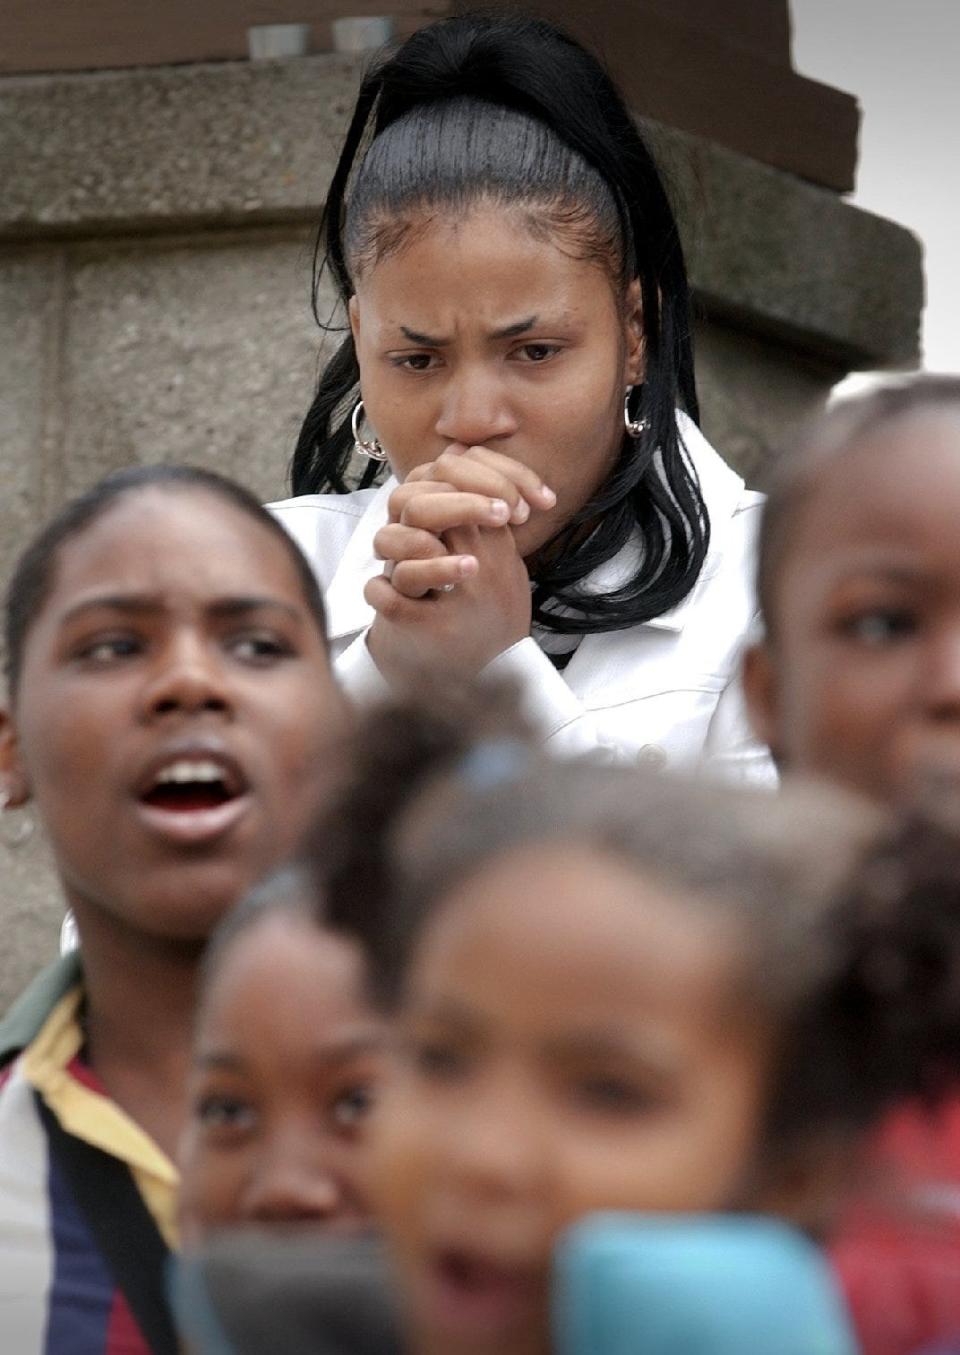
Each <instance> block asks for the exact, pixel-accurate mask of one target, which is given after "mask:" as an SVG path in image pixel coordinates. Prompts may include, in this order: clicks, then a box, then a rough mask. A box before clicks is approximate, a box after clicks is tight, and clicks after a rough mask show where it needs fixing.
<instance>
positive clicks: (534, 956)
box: [374, 846, 770, 1355]
mask: <svg viewBox="0 0 960 1355" xmlns="http://www.w3.org/2000/svg"><path fill="white" fill-rule="evenodd" d="M521 900H522V906H518V901H521ZM585 900H589V908H587V909H585ZM736 958H737V957H736V946H735V945H734V943H733V941H732V938H731V936H730V934H729V932H728V930H727V929H726V928H721V927H719V926H717V925H714V924H711V922H709V921H705V920H704V918H703V915H702V912H699V911H696V912H695V911H694V909H693V907H692V906H690V907H688V906H684V903H683V901H682V900H679V899H677V898H676V897H674V896H672V895H670V894H669V893H668V892H667V891H666V890H664V889H663V888H662V887H661V886H659V885H656V884H653V883H652V882H649V881H647V880H644V879H643V878H642V877H640V876H638V875H637V874H636V873H635V871H634V870H632V869H631V868H629V867H628V866H627V865H625V864H621V863H619V862H618V861H617V860H616V859H613V858H611V857H610V856H609V855H601V854H600V853H598V852H595V851H594V850H592V849H589V848H586V847H584V848H582V849H581V848H576V847H570V848H569V849H566V850H557V848H556V847H555V846H551V847H550V848H549V849H548V848H546V847H528V848H525V849H523V850H521V851H518V852H515V853H513V854H511V855H508V856H505V857H502V858H500V859H498V860H496V861H493V862H491V863H490V864H489V865H487V866H485V867H484V868H483V869H482V870H481V871H480V873H479V874H477V875H476V876H475V877H474V878H472V879H469V880H466V881H464V882H463V883H461V884H460V885H459V886H458V887H457V888H456V889H455V890H454V891H453V893H452V894H451V895H450V896H449V897H448V898H447V899H446V900H445V901H444V903H443V904H442V906H441V907H440V908H439V910H438V911H437V913H436V914H435V916H434V917H433V919H432V920H431V921H430V923H429V924H428V926H427V928H426V930H425V933H424V935H423V937H422V939H421V941H420V944H419V946H418V949H417V952H416V954H415V957H414V961H413V964H412V968H411V972H410V974H409V982H408V987H407V991H406V997H405V1000H404V1003H403V1009H402V1013H401V1020H400V1034H399V1038H400V1055H399V1059H398V1066H397V1067H396V1068H395V1069H394V1070H392V1072H391V1074H390V1076H389V1078H388V1084H387V1086H386V1087H385V1091H384V1097H383V1103H382V1108H381V1112H380V1113H379V1114H378V1119H377V1126H376V1130H375V1142H374V1154H375V1159H376V1161H375V1168H376V1199H377V1205H378V1212H379V1214H380V1217H381V1221H382V1223H383V1225H384V1227H385V1228H386V1230H387V1233H388V1236H389V1239H390V1242H391V1245H392V1248H393V1252H394V1254H395V1260H396V1264H397V1266H398V1268H399V1272H400V1276H401V1282H402V1285H403V1288H404V1292H405V1296H406V1299H407V1302H408V1305H409V1311H410V1319H411V1323H412V1330H413V1332H414V1336H415V1346H414V1348H415V1350H416V1351H417V1355H468V1353H469V1355H495V1353H496V1355H545V1353H546V1352H547V1351H548V1350H549V1331H548V1287H549V1274H550V1264H551V1255H552V1250H553V1245H554V1242H555V1240H556V1238H557V1235H558V1233H559V1232H560V1230H561V1229H562V1228H563V1227H564V1226H565V1225H566V1224H568V1223H570V1222H572V1221H573V1220H574V1219H576V1218H578V1217H580V1216H581V1215H583V1214H584V1213H587V1212H590V1211H592V1210H597V1209H632V1210H712V1209H719V1208H723V1207H724V1206H726V1205H729V1204H730V1203H731V1202H732V1201H734V1200H736V1199H738V1198H740V1197H741V1195H742V1191H743V1187H744V1179H745V1173H746V1171H747V1168H748V1166H749V1164H750V1163H751V1161H752V1157H753V1150H754V1146H755V1143H756V1140H757V1137H758V1125H759V1121H760V1117H761V1114H762V1105H763V1089H764V1082H765V1077H766V1073H767V1068H768V1062H769V1056H770V1051H769V1049H768V1043H767V1042H768V1036H767V1035H766V1033H765V1032H764V1031H762V1030H758V1029H757V1025H758V1024H759V1023H757V1022H756V1021H755V1020H751V1015H752V1013H751V1011H750V1010H749V1009H745V1008H749V1004H748V1003H746V1002H745V1001H744V1000H743V998H742V997H741V998H739V999H738V998H737V997H736V983H735V980H734V975H735V974H736V973H737V963H736Z"/></svg>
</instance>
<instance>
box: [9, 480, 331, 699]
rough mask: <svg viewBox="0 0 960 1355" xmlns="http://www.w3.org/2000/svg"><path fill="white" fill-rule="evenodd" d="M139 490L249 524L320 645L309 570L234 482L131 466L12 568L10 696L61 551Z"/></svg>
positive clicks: (318, 598)
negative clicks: (281, 559)
mask: <svg viewBox="0 0 960 1355" xmlns="http://www.w3.org/2000/svg"><path fill="white" fill-rule="evenodd" d="M144 489H162V490H174V491H178V492H181V493H182V492H184V491H189V490H201V491H203V492H204V493H205V494H212V495H214V496H215V497H216V498H219V499H222V500H223V501H224V502H225V503H228V504H230V505H231V506H232V507H234V508H239V509H240V511H241V512H242V513H245V514H246V515H247V516H248V517H250V518H253V520H254V521H255V522H258V523H259V524H260V526H261V527H263V528H265V529H266V530H267V531H268V532H270V533H271V534H272V535H273V536H274V537H276V539H277V540H278V541H279V542H281V543H282V545H283V547H284V549H285V550H286V552H287V554H288V555H289V557H290V560H291V562H292V563H293V565H294V567H295V569H296V572H297V574H298V576H299V578H300V583H301V585H302V587H303V595H304V599H305V601H306V603H307V606H308V608H309V610H310V613H311V615H312V616H313V618H314V620H315V621H316V623H317V628H318V630H319V631H320V634H321V636H323V638H324V640H325V639H326V634H327V629H326V619H325V615H324V607H323V597H322V595H321V593H320V588H319V585H318V583H317V580H316V577H315V575H314V573H313V570H312V569H311V568H310V564H309V562H308V560H307V558H306V556H305V555H304V554H303V552H302V551H301V550H300V548H299V547H298V546H297V544H296V542H295V541H293V540H292V538H291V537H290V536H289V535H288V534H287V532H286V531H285V530H284V529H283V527H281V526H280V524H279V523H278V522H277V520H276V518H274V517H273V516H272V515H271V514H270V513H268V512H267V510H266V509H265V508H264V507H263V505H262V504H261V503H260V502H259V500H258V499H256V498H254V496H253V495H252V494H251V493H250V492H249V490H246V489H244V488H243V486H242V485H238V484H237V483H236V481H235V480H228V479H227V478H226V476H223V475H217V474H216V473H215V472H214V471H209V470H202V469H200V468H199V467H196V466H136V467H132V468H130V469H128V470H121V471H115V472H114V473H113V474H112V475H107V476H105V477H104V478H103V479H102V480H98V481H97V483H96V484H95V485H92V486H91V487H90V489H88V490H86V491H85V492H84V493H83V494H81V495H79V496H78V497H77V498H75V499H71V501H70V502H69V503H68V504H66V505H65V507H63V508H61V509H60V511H59V513H57V514H56V516H55V517H53V518H52V519H51V520H50V521H49V522H48V523H47V524H46V526H45V527H43V528H41V530H40V531H39V532H38V533H37V535H36V536H35V537H34V538H33V540H32V541H31V542H30V543H29V545H28V546H27V547H26V549H25V550H24V551H23V553H22V555H21V556H20V558H19V559H18V561H17V563H16V565H15V566H14V570H13V574H12V576H11V579H10V582H9V584H8V586H7V595H6V611H5V616H4V627H5V629H4V638H5V642H6V674H7V681H8V683H9V687H10V692H11V695H12V696H15V695H16V692H17V687H18V685H19V681H20V672H21V669H22V667H23V652H24V646H25V644H26V639H27V635H28V633H29V631H30V627H31V626H32V625H33V623H34V622H35V621H36V619H37V617H38V616H39V614H40V612H41V610H42V608H43V605H44V603H45V602H46V600H47V598H48V596H49V594H50V591H51V589H52V588H53V585H54V582H55V579H56V569H57V561H58V559H59V556H60V551H61V548H62V547H63V546H64V545H65V544H66V543H67V542H68V541H72V540H73V539H74V538H75V537H77V536H80V535H82V533H83V532H85V531H86V529H87V528H88V527H90V526H92V525H93V523H95V522H97V521H98V520H99V519H100V518H101V517H102V516H103V514H104V513H106V512H107V510H108V509H109V508H111V507H112V505H113V504H114V503H116V501H117V500H118V499H120V498H123V497H124V496H126V495H128V494H134V493H137V492H138V491H140V490H144Z"/></svg>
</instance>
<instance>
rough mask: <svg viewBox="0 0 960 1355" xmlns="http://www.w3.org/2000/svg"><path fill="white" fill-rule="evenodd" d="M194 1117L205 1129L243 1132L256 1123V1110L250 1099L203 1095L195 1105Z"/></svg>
mask: <svg viewBox="0 0 960 1355" xmlns="http://www.w3.org/2000/svg"><path fill="white" fill-rule="evenodd" d="M193 1113H194V1117H195V1119H197V1120H198V1121H199V1122H200V1124H201V1125H203V1127H204V1129H209V1130H212V1131H213V1132H217V1131H219V1132H221V1133H222V1132H224V1131H226V1132H233V1133H243V1132H245V1131H246V1130H249V1129H252V1128H253V1126H254V1124H255V1123H256V1112H255V1111H254V1109H253V1106H251V1105H250V1103H249V1101H244V1100H243V1099H242V1098H240V1097H238V1096H224V1095H222V1094H219V1093H218V1094H216V1095H209V1096H201V1097H200V1098H199V1099H198V1100H197V1102H196V1105H195V1106H194V1112H193Z"/></svg>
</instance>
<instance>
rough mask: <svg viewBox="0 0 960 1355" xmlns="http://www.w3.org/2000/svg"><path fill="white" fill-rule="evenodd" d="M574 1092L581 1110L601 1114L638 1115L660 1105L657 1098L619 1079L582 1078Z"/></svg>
mask: <svg viewBox="0 0 960 1355" xmlns="http://www.w3.org/2000/svg"><path fill="white" fill-rule="evenodd" d="M572 1090H573V1095H574V1098H575V1100H576V1102H577V1104H578V1105H579V1106H581V1107H582V1108H583V1109H584V1110H589V1111H598V1112H600V1113H601V1114H603V1113H606V1114H614V1115H618V1114H619V1115H635V1114H638V1113H639V1112H641V1111H646V1110H650V1109H651V1108H652V1107H653V1106H654V1105H655V1104H656V1100H655V1098H654V1097H652V1096H651V1095H650V1094H649V1092H647V1091H646V1090H644V1089H643V1088H641V1087H638V1086H637V1084H636V1083H635V1082H632V1081H630V1080H628V1079H627V1078H622V1077H617V1076H615V1075H606V1074H597V1075H591V1076H589V1077H580V1078H578V1079H577V1080H576V1081H575V1082H574V1084H573V1088H572Z"/></svg>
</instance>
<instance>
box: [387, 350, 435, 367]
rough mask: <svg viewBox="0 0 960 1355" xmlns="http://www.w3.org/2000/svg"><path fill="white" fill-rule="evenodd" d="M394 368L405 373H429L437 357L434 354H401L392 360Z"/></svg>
mask: <svg viewBox="0 0 960 1355" xmlns="http://www.w3.org/2000/svg"><path fill="white" fill-rule="evenodd" d="M391 362H392V363H393V365H394V367H399V368H400V369H401V370H402V371H405V372H428V371H430V369H431V368H432V367H433V365H434V362H435V357H434V355H433V354H432V353H401V354H399V355H398V356H397V357H395V358H391Z"/></svg>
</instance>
